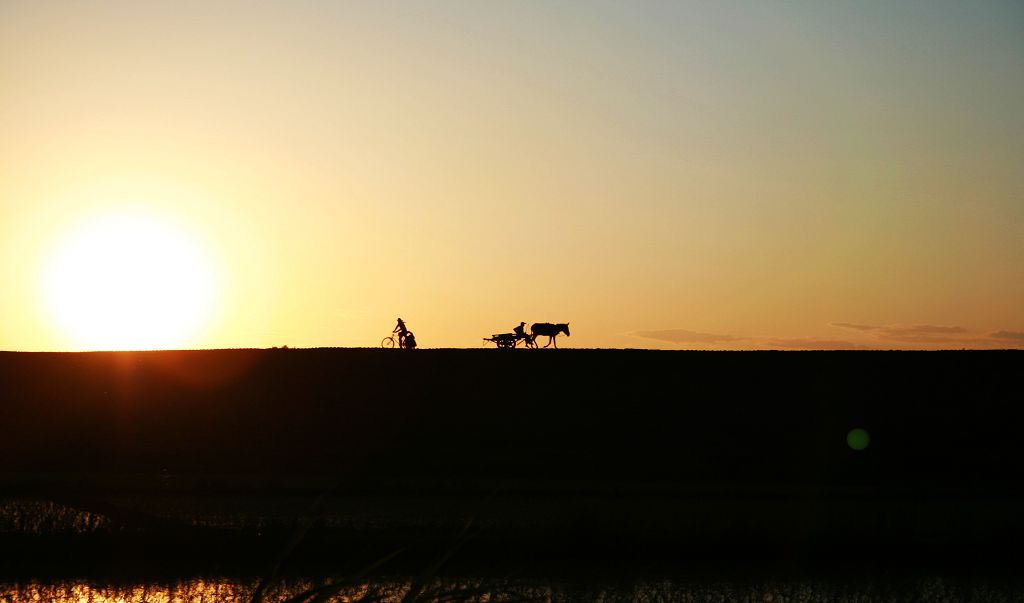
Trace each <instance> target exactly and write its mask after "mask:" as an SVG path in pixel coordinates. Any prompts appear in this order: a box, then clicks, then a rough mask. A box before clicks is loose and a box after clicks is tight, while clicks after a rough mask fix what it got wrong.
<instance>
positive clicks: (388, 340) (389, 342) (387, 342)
mask: <svg viewBox="0 0 1024 603" xmlns="http://www.w3.org/2000/svg"><path fill="white" fill-rule="evenodd" d="M396 345H398V344H396V343H395V338H394V337H385V338H384V339H383V340H382V341H381V342H380V347H382V348H393V347H395V346H396Z"/></svg>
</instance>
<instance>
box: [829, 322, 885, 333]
mask: <svg viewBox="0 0 1024 603" xmlns="http://www.w3.org/2000/svg"><path fill="white" fill-rule="evenodd" d="M828 326H830V327H838V328H840V329H849V330H851V331H877V330H878V329H881V328H882V327H879V326H877V325H859V324H856V323H852V322H830V323H828Z"/></svg>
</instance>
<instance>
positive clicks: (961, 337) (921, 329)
mask: <svg viewBox="0 0 1024 603" xmlns="http://www.w3.org/2000/svg"><path fill="white" fill-rule="evenodd" d="M829 326H832V327H836V328H840V329H846V330H849V331H858V332H860V333H864V334H865V335H868V336H869V337H871V338H872V339H874V340H877V341H878V342H879V343H881V342H896V343H910V344H925V345H927V344H934V345H936V346H945V347H966V346H972V347H996V346H999V345H1005V344H1007V343H1018V344H1021V343H1024V332H1020V331H1006V330H1000V331H993V332H990V333H976V332H971V331H969V330H968V329H965V328H964V327H961V326H957V325H931V324H911V325H904V324H892V325H863V324H857V323H849V322H832V323H829Z"/></svg>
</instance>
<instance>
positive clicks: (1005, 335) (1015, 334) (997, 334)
mask: <svg viewBox="0 0 1024 603" xmlns="http://www.w3.org/2000/svg"><path fill="white" fill-rule="evenodd" d="M988 336H989V338H991V339H994V340H996V341H1013V342H1017V343H1024V332H1022V331H994V332H992V333H989V334H988Z"/></svg>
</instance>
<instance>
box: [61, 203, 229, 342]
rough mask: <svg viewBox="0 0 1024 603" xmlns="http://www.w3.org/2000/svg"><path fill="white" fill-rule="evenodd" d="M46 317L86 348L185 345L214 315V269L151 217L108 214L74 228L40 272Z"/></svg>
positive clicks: (192, 243)
mask: <svg viewBox="0 0 1024 603" xmlns="http://www.w3.org/2000/svg"><path fill="white" fill-rule="evenodd" d="M42 293H43V297H44V302H45V306H46V308H47V311H48V314H49V316H50V319H51V320H52V321H53V322H54V324H55V326H57V327H58V328H59V329H60V331H61V332H62V333H63V334H64V336H66V337H67V338H68V339H69V340H70V342H71V343H73V344H74V345H75V346H78V347H79V348H81V349H89V350H139V349H160V348H169V347H174V346H181V345H183V344H186V343H187V342H188V341H189V340H190V338H191V337H193V336H195V335H196V334H197V332H198V331H199V330H200V329H201V328H202V326H203V324H204V323H205V322H206V321H207V320H208V319H209V318H210V315H211V313H212V311H213V306H214V301H215V294H216V279H215V277H214V270H213V263H212V261H211V259H210V257H209V255H208V254H206V253H204V250H203V247H202V246H201V245H200V244H199V241H198V240H197V239H196V238H195V237H193V236H191V235H190V233H188V232H187V231H185V230H183V229H181V228H179V227H177V226H176V225H174V224H173V223H172V222H170V221H167V220H161V219H159V218H157V217H155V216H149V215H138V214H129V213H122V214H112V215H106V216H103V217H100V218H96V219H93V220H91V221H88V222H86V223H83V224H80V225H79V226H77V227H76V228H74V229H72V231H71V232H70V233H69V234H68V236H66V237H65V238H63V239H62V240H61V241H59V242H58V243H57V245H56V246H55V248H54V249H53V251H52V254H51V256H50V259H49V262H48V263H47V265H46V266H45V267H44V273H43V292H42Z"/></svg>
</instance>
